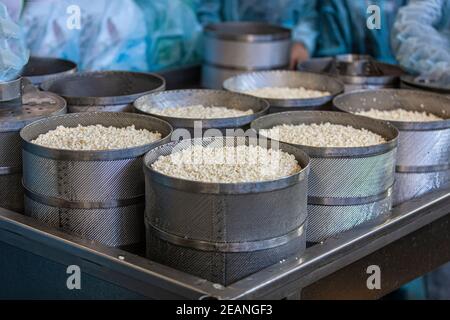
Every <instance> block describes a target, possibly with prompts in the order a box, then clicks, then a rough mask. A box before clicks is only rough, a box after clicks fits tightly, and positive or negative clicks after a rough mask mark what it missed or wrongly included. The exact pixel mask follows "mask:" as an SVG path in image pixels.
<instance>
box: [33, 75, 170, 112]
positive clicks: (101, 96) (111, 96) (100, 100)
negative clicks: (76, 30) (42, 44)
mask: <svg viewBox="0 0 450 320" xmlns="http://www.w3.org/2000/svg"><path fill="white" fill-rule="evenodd" d="M41 89H42V90H44V91H50V92H54V93H56V94H58V95H60V96H62V97H63V98H64V99H66V101H67V108H68V111H69V113H77V112H93V111H111V112H129V111H132V110H133V102H134V100H136V99H137V98H139V97H140V96H143V95H145V94H148V93H152V92H157V91H163V90H164V89H165V80H164V79H163V78H162V77H161V76H159V75H156V74H151V73H139V72H125V71H96V72H83V73H77V74H72V75H67V76H64V77H60V78H57V79H53V80H49V81H46V82H44V83H42V84H41Z"/></svg>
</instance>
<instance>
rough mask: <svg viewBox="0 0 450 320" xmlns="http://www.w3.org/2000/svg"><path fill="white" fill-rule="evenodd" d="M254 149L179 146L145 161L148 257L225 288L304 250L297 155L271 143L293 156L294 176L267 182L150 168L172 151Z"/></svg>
mask: <svg viewBox="0 0 450 320" xmlns="http://www.w3.org/2000/svg"><path fill="white" fill-rule="evenodd" d="M254 143H255V141H254V139H251V138H244V139H243V138H219V137H211V138H204V139H203V140H202V139H197V140H182V141H181V142H179V143H177V142H172V143H169V144H166V145H163V146H160V147H158V148H155V149H153V150H152V151H150V152H149V153H148V154H147V155H146V157H145V160H144V165H145V176H146V188H147V189H146V202H147V204H146V228H147V256H148V257H149V258H150V259H152V260H154V261H157V262H159V263H163V264H166V265H169V266H171V267H173V268H175V269H179V270H182V271H185V272H188V273H191V274H194V275H197V276H199V277H202V278H204V279H207V280H210V281H213V282H216V283H220V284H222V285H228V284H230V283H232V282H235V281H237V280H239V279H241V278H243V277H245V276H248V275H250V274H251V273H254V272H256V271H258V270H261V269H262V268H264V267H267V266H269V265H272V264H274V263H277V262H279V261H281V260H282V259H285V258H286V257H288V256H290V255H294V254H295V255H298V256H301V254H302V253H303V252H304V250H305V248H306V241H305V237H306V233H305V222H306V217H307V212H306V197H307V183H308V173H309V158H308V156H307V155H306V154H305V153H304V152H302V151H301V150H299V149H297V148H295V147H292V146H289V145H286V144H279V149H280V150H283V151H285V152H288V153H290V154H292V155H294V156H295V158H296V160H297V161H298V162H299V165H300V166H301V167H302V170H301V171H299V172H297V173H295V174H293V175H291V176H287V177H284V178H279V179H277V180H273V181H261V182H249V183H231V184H230V183H204V182H198V181H188V180H183V179H178V178H175V177H171V176H167V175H164V174H161V173H159V172H157V171H156V170H154V169H152V167H151V165H152V164H153V163H154V162H155V161H156V160H157V159H158V158H159V157H160V156H162V155H168V154H171V152H172V151H173V150H174V149H175V148H176V149H175V150H176V151H180V150H184V149H185V148H188V147H190V146H192V145H196V144H201V145H203V146H205V147H223V146H239V145H253V144H254ZM266 147H267V148H272V144H270V143H269V144H268V145H267V146H266ZM274 147H275V146H274ZM276 147H278V145H277V146H276ZM255 165H256V164H255Z"/></svg>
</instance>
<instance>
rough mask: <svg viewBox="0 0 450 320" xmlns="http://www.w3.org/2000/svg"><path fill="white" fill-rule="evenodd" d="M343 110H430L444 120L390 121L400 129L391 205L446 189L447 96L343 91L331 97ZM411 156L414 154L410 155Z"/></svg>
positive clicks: (449, 151)
mask: <svg viewBox="0 0 450 320" xmlns="http://www.w3.org/2000/svg"><path fill="white" fill-rule="evenodd" d="M334 104H335V106H336V107H337V108H338V109H339V110H342V111H345V112H349V113H355V112H358V111H365V110H370V109H379V110H393V109H398V108H401V109H405V110H412V111H420V112H423V111H425V112H429V113H432V114H435V115H437V116H440V117H442V118H443V119H445V120H442V121H432V122H402V121H390V122H391V123H392V125H394V126H395V127H397V129H398V130H399V131H400V135H399V143H398V144H399V147H398V156H397V164H396V171H397V179H396V183H395V191H394V204H395V205H397V204H400V203H403V202H405V201H408V200H411V199H413V198H415V197H417V196H421V195H423V194H425V193H427V192H430V191H433V190H437V189H442V188H445V186H447V185H448V183H447V182H446V181H448V180H449V179H450V99H449V98H447V97H444V96H442V95H439V94H433V93H428V92H422V91H413V90H394V89H384V90H376V91H358V92H354V93H349V94H344V95H341V96H339V97H337V98H336V99H335V100H334ZM412 155H413V156H412Z"/></svg>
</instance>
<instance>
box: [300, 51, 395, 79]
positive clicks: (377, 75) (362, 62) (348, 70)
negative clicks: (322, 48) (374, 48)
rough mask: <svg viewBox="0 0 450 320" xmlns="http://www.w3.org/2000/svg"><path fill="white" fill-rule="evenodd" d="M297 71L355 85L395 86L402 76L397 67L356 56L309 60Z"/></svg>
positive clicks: (363, 56)
mask: <svg viewBox="0 0 450 320" xmlns="http://www.w3.org/2000/svg"><path fill="white" fill-rule="evenodd" d="M299 70H300V71H308V72H314V73H320V74H328V75H333V76H336V77H339V79H340V80H342V81H343V82H344V83H346V84H355V85H358V84H359V85H389V84H396V83H398V82H399V79H400V76H401V75H403V74H404V71H403V69H402V68H400V67H399V66H397V65H393V64H388V63H382V62H379V61H376V60H374V59H373V58H372V57H370V56H366V55H356V54H347V55H339V56H336V57H327V58H314V59H310V60H307V61H304V62H302V63H300V65H299Z"/></svg>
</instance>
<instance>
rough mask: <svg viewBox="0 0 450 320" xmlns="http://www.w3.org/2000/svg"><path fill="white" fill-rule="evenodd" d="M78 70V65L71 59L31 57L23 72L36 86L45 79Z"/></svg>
mask: <svg viewBox="0 0 450 320" xmlns="http://www.w3.org/2000/svg"><path fill="white" fill-rule="evenodd" d="M76 71H77V65H76V64H75V63H74V62H72V61H69V60H64V59H57V58H46V57H30V59H29V60H28V63H27V65H26V66H25V67H24V69H23V70H22V73H21V74H22V76H23V77H26V78H27V79H28V80H30V81H31V83H32V84H34V85H35V86H40V85H41V83H43V82H45V81H48V80H52V79H56V78H58V77H62V76H65V75H68V74H72V73H75V72H76Z"/></svg>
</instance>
